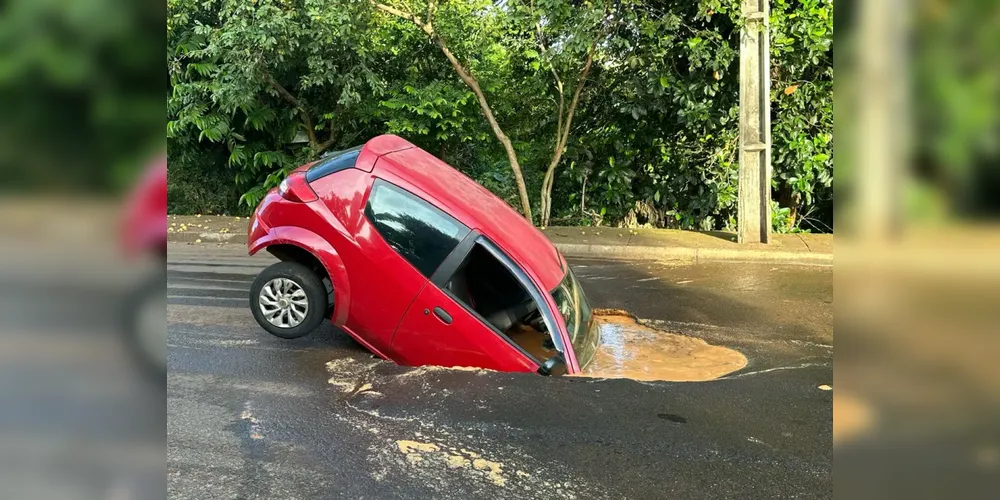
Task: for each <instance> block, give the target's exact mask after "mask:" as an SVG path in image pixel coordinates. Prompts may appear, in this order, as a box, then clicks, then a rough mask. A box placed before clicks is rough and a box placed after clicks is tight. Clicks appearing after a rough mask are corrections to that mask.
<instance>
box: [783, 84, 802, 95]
mask: <svg viewBox="0 0 1000 500" xmlns="http://www.w3.org/2000/svg"><path fill="white" fill-rule="evenodd" d="M796 90H799V86H798V85H789V86H787V87H785V95H792V94H794V93H795V91H796Z"/></svg>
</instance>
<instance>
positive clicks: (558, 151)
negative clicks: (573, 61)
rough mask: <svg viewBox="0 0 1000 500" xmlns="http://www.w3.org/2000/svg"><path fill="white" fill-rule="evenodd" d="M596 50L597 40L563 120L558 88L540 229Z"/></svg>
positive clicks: (544, 223) (546, 219)
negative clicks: (555, 121) (557, 109)
mask: <svg viewBox="0 0 1000 500" xmlns="http://www.w3.org/2000/svg"><path fill="white" fill-rule="evenodd" d="M596 48H597V40H596V39H595V41H594V45H591V47H590V50H589V51H588V52H587V61H586V63H584V65H583V71H581V72H580V78H579V80H577V83H576V91H575V92H574V93H573V100H572V101H570V104H569V108H568V109H567V110H566V117H565V119H564V118H563V116H562V112H563V110H562V107H563V106H562V99H561V93H562V89H561V88H560V102H559V120H558V124H559V129H560V130H556V147H555V150H554V151H552V161H550V162H549V168H548V169H546V171H545V178H544V179H543V180H542V207H541V208H542V213H541V216H540V218H541V225H542V227H546V226H548V225H549V218H550V217H551V215H552V186H553V184H555V172H556V167H557V166H559V161H560V160H562V155H563V152H564V151H565V150H566V143H567V142H568V141H569V130H570V127H571V126H572V125H573V114H575V113H576V106H577V104H579V103H580V93H581V92H582V91H583V86H584V84H585V83H586V81H587V75H588V74H589V73H590V66H591V64H592V63H593V62H594V50H595V49H596Z"/></svg>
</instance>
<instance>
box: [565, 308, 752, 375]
mask: <svg viewBox="0 0 1000 500" xmlns="http://www.w3.org/2000/svg"><path fill="white" fill-rule="evenodd" d="M595 313H600V314H595V316H594V320H595V321H597V322H598V325H599V328H600V331H601V343H600V345H599V347H598V348H597V351H596V352H595V353H594V358H593V360H592V361H591V362H590V364H589V365H587V367H586V368H585V369H584V370H583V373H581V374H580V375H579V376H581V377H594V378H629V379H634V380H646V381H653V380H663V381H672V382H699V381H705V380H714V379H717V378H719V377H721V376H723V375H726V374H728V373H732V372H734V371H736V370H739V369H741V368H743V367H745V366H746V365H747V358H746V356H744V355H743V354H741V353H740V352H739V351H735V350H733V349H729V348H727V347H721V346H715V345H711V344H709V343H708V342H705V341H704V340H701V339H698V338H694V337H688V336H686V335H680V334H676V333H670V332H665V331H662V330H656V329H654V328H650V327H648V326H645V325H643V324H641V323H639V322H637V321H636V320H635V319H634V318H633V317H632V316H631V315H629V314H628V313H625V312H624V311H617V310H602V311H595Z"/></svg>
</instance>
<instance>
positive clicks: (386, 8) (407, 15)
mask: <svg viewBox="0 0 1000 500" xmlns="http://www.w3.org/2000/svg"><path fill="white" fill-rule="evenodd" d="M371 4H372V5H373V6H374V7H375V8H376V9H378V10H381V11H383V12H387V13H389V14H392V15H394V16H396V17H401V18H403V19H406V20H408V21H410V22H412V23H413V24H416V25H417V27H419V28H420V29H422V30H424V33H427V34H428V35H430V36H434V27H433V26H431V23H430V19H429V18H428V21H427V22H426V23H425V22H423V21H421V20H420V18H419V17H417V16H416V14H414V13H412V12H404V11H402V10H399V9H397V8H395V7H393V6H391V5H386V4H384V3H378V2H375V1H374V0H373V1H372V2H371ZM432 12H433V11H432V9H431V8H430V5H428V8H427V13H428V14H431V13H432Z"/></svg>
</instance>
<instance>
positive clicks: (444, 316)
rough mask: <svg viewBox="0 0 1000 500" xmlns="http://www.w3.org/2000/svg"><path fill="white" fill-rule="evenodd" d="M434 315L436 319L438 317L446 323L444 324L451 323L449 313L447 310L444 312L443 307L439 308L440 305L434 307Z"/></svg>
mask: <svg viewBox="0 0 1000 500" xmlns="http://www.w3.org/2000/svg"><path fill="white" fill-rule="evenodd" d="M434 315H435V316H437V317H438V319H440V320H441V321H443V322H444V324H446V325H450V324H451V315H450V314H448V313H447V312H445V310H444V309H441V308H440V307H435V308H434Z"/></svg>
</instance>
